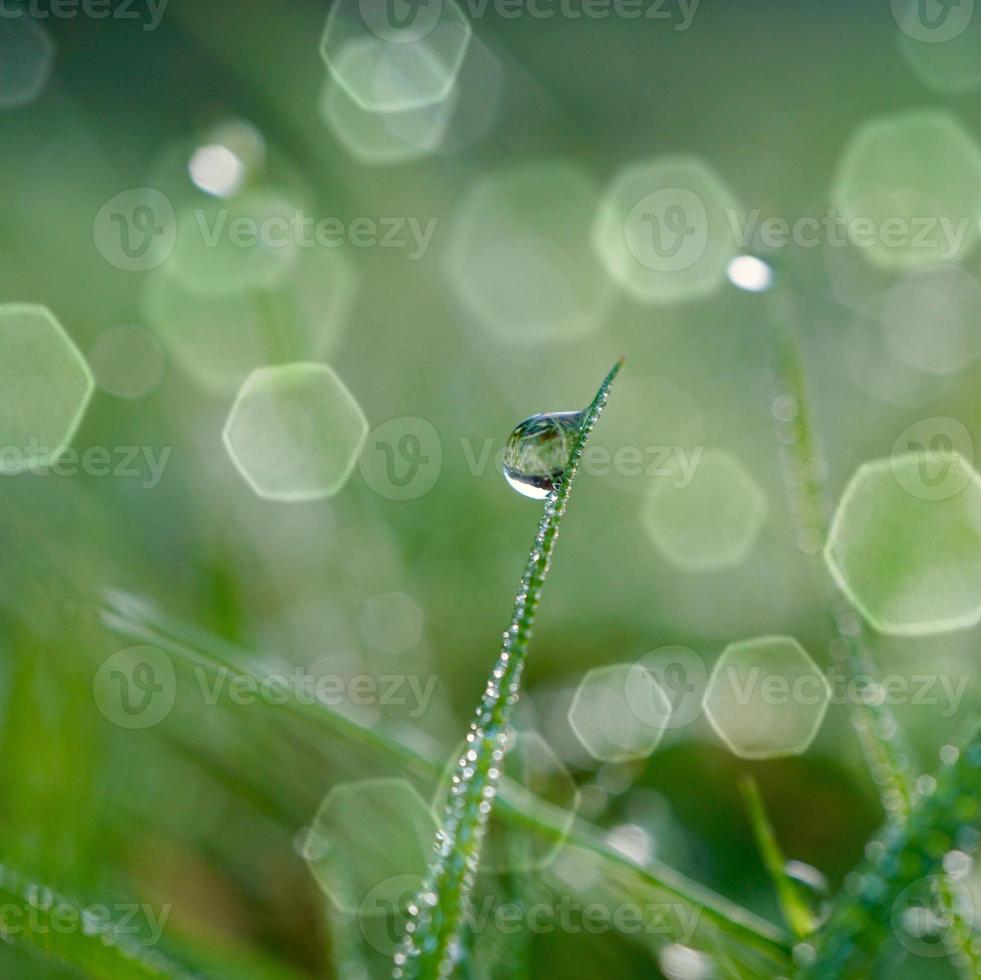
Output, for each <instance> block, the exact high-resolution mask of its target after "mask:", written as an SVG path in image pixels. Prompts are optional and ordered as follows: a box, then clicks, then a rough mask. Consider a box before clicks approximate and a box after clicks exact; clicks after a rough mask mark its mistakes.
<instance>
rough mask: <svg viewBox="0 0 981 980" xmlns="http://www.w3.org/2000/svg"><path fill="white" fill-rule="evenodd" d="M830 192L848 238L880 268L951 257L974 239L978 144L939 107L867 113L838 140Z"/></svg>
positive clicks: (980, 161)
mask: <svg viewBox="0 0 981 980" xmlns="http://www.w3.org/2000/svg"><path fill="white" fill-rule="evenodd" d="M831 197H832V203H833V205H834V207H835V210H836V211H838V212H839V213H840V214H841V215H842V216H843V217H844V218H845V219H846V220H847V222H848V229H849V234H850V237H851V239H852V241H853V242H854V244H855V245H856V246H859V251H860V252H861V253H862V254H863V255H864V256H865V257H866V258H867V259H868V260H869V261H870V262H872V263H874V264H875V265H877V266H879V267H880V268H884V269H913V268H923V267H927V266H935V265H938V264H940V263H944V262H956V261H958V260H960V259H962V258H963V257H964V256H966V255H967V254H968V253H969V252H970V251H971V250H972V249H973V248H974V246H975V245H976V244H977V240H978V228H977V224H978V218H979V216H981V149H979V148H978V145H977V143H976V142H975V141H974V139H973V138H972V137H971V135H970V134H969V133H968V132H967V131H966V130H965V129H964V127H963V126H961V124H960V123H959V122H958V121H957V120H956V119H954V117H953V116H951V115H949V114H948V113H946V112H941V111H936V110H916V111H911V112H902V113H897V114H895V115H891V116H886V117H883V118H879V119H875V120H873V121H872V122H869V123H866V124H865V125H864V126H862V127H861V128H860V129H859V130H858V131H857V132H856V133H855V134H854V135H853V136H852V138H851V139H850V140H849V142H848V144H847V146H846V147H845V151H844V154H843V155H842V159H841V163H840V165H839V167H838V173H837V177H836V179H835V182H834V186H833V188H832V195H831Z"/></svg>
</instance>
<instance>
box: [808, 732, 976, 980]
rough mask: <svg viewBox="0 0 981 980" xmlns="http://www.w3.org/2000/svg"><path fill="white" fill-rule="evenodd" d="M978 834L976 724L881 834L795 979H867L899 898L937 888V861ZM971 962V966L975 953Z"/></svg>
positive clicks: (939, 878)
mask: <svg viewBox="0 0 981 980" xmlns="http://www.w3.org/2000/svg"><path fill="white" fill-rule="evenodd" d="M979 829H981V724H977V725H975V727H974V729H973V731H972V733H971V735H970V737H969V738H968V739H967V741H966V742H965V744H964V746H963V748H962V749H961V750H960V752H959V753H958V756H957V759H956V760H954V761H953V762H951V763H948V764H946V765H944V766H943V767H942V768H941V770H940V771H939V773H938V774H937V785H936V788H935V789H934V791H933V792H932V793H930V794H927V795H923V796H921V797H920V798H919V799H917V801H916V802H915V803H914V805H913V808H912V809H911V810H910V813H909V816H908V818H907V819H906V820H905V821H904V822H903V823H901V824H890V825H888V826H887V827H886V829H885V831H884V832H883V834H882V836H881V838H880V841H879V844H880V845H881V846H879V847H877V848H875V849H873V851H872V853H873V854H874V857H873V858H871V859H869V860H866V861H865V862H864V863H863V864H862V865H860V866H859V868H858V869H857V870H856V872H855V873H854V875H853V876H852V877H851V880H852V882H853V886H852V887H851V888H849V889H846V890H844V891H843V892H842V893H841V894H840V895H839V896H838V898H837V899H836V900H835V904H834V907H833V909H832V913H831V916H830V918H829V919H828V922H827V923H826V924H825V925H824V926H823V927H822V928H821V929H820V930H819V931H818V932H817V933H815V936H814V938H813V946H814V955H813V957H812V958H811V962H810V963H809V964H808V965H807V967H806V968H805V969H804V970H803V971H802V973H801V976H802V977H803V978H813V980H835V978H838V977H852V976H862V977H866V976H869V975H870V972H869V964H870V962H871V961H872V960H873V959H874V957H875V955H876V953H877V952H878V950H879V949H880V947H881V946H882V944H883V942H884V941H885V940H886V939H887V938H888V937H889V935H890V933H891V929H892V927H893V912H894V908H895V904H896V902H897V900H898V899H899V898H900V896H901V894H902V892H903V890H904V889H906V888H907V887H909V886H910V885H913V884H914V883H916V882H920V881H921V880H922V879H931V878H936V880H937V882H938V883H942V882H943V880H944V879H943V876H942V865H943V859H944V855H945V854H947V853H948V852H949V851H951V850H954V849H955V848H958V847H964V846H966V845H965V844H964V843H963V842H964V841H965V840H974V839H976V838H977V836H978V835H977V831H978V830H979ZM971 955H972V956H975V958H976V954H975V953H974V951H971Z"/></svg>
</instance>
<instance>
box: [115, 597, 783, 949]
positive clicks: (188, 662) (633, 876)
mask: <svg viewBox="0 0 981 980" xmlns="http://www.w3.org/2000/svg"><path fill="white" fill-rule="evenodd" d="M102 620H103V623H104V624H105V625H106V627H107V628H108V629H110V630H111V631H112V632H113V633H115V634H116V635H117V636H120V637H122V638H123V639H125V640H127V641H129V642H132V643H148V644H151V645H153V646H155V647H157V648H159V649H160V650H163V651H165V652H166V653H167V654H169V655H170V656H172V657H173V658H174V659H175V661H176V662H177V664H178V665H180V666H183V667H185V668H191V669H203V670H205V671H206V672H207V673H208V674H211V673H212V672H217V671H225V672H227V679H228V680H227V683H226V684H225V686H224V690H225V691H226V692H227V691H228V690H229V688H230V687H231V686H232V683H233V680H234V678H237V677H241V678H246V679H249V680H251V681H253V682H255V683H257V684H262V683H263V682H264V681H265V680H266V679H268V677H269V676H271V675H272V674H273V673H274V672H275V671H276V670H281V665H280V664H278V662H276V661H273V662H270V658H266V657H259V656H256V655H254V654H251V653H248V652H246V651H245V650H242V649H240V648H238V647H236V646H234V645H233V644H230V643H228V642H227V641H225V640H223V639H221V638H220V637H217V636H215V635H213V634H212V633H210V632H207V631H205V630H202V629H200V628H198V627H195V626H191V625H188V624H187V623H184V622H181V621H179V620H177V619H175V618H174V617H172V616H169V615H167V614H166V613H163V612H161V611H160V610H159V609H158V608H157V607H156V606H155V605H154V604H153V603H151V602H148V601H147V600H145V599H143V598H140V597H135V596H132V595H130V594H128V593H123V592H118V591H116V592H111V593H110V594H109V595H107V597H106V602H105V606H104V607H103V610H102ZM221 703H222V702H219V704H221ZM230 710H231V709H230ZM268 711H269V713H270V714H271V715H273V716H275V715H279V714H281V715H282V716H283V722H281V727H282V728H283V729H284V731H289V730H290V726H288V725H286V724H285V722H288V721H293V720H296V721H297V722H299V723H300V724H302V725H303V726H306V727H307V728H308V729H309V731H310V734H311V738H310V739H309V747H308V749H307V751H308V752H309V753H310V754H311V755H312V756H313V757H314V759H315V760H316V759H317V758H318V756H317V752H318V748H317V747H318V746H321V747H324V746H326V745H334V744H337V745H343V746H345V747H346V748H345V756H350V755H351V750H352V748H355V749H357V748H360V749H362V750H364V751H365V753H366V754H367V755H368V757H374V758H377V759H379V760H383V761H385V762H387V763H395V764H396V765H397V766H398V767H399V770H400V771H401V772H404V773H406V774H409V775H410V776H412V777H415V778H418V779H419V780H421V781H422V782H423V783H424V784H426V785H429V786H430V787H435V785H436V783H437V781H438V780H439V779H440V777H441V775H442V772H443V755H442V753H441V752H440V751H439V750H438V749H437V747H436V746H432V747H430V746H428V745H427V744H426V740H424V739H423V738H422V737H421V736H420V735H419V734H418V733H416V732H415V731H414V730H412V729H407V728H404V727H397V728H396V727H394V726H392V724H391V723H386V724H385V725H384V726H382V725H378V726H369V725H366V724H362V723H361V722H359V721H357V720H355V719H353V718H350V717H347V716H345V715H344V714H342V713H341V712H340V711H339V710H338V709H337V708H336V707H333V706H331V705H329V704H327V703H325V702H321V701H316V702H313V703H310V702H308V701H305V700H297V699H296V698H293V697H291V698H289V699H288V700H286V701H285V702H284V703H283V704H277V705H269V706H268ZM237 717H238V716H237V715H236V716H235V719H230V725H232V726H233V727H235V730H237V721H236V719H237ZM161 735H162V736H163V737H168V736H167V734H166V733H165V732H161ZM173 737H174V738H186V739H187V741H186V743H185V744H184V750H185V752H186V754H187V757H188V758H191V759H194V760H195V761H196V762H197V763H198V764H208V765H213V766H217V767H218V778H221V779H226V778H229V779H234V780H235V781H236V785H239V784H240V783H244V784H248V787H249V792H250V793H255V794H259V795H261V796H262V797H263V798H266V797H267V796H268V793H269V789H270V787H269V784H268V779H269V778H270V774H268V773H266V770H265V768H263V767H259V766H256V767H254V768H250V767H249V766H248V765H247V764H245V765H242V766H241V767H240V768H238V769H236V770H235V771H234V772H233V771H228V766H229V765H230V763H229V761H228V759H227V758H226V757H225V756H222V755H221V754H220V753H219V752H218V751H217V749H216V748H215V745H214V739H213V738H212V739H209V740H207V741H206V742H203V743H202V742H200V741H197V740H195V738H194V735H193V732H185V731H184V730H183V729H178V730H176V731H175V732H174V733H173ZM247 743H248V745H249V747H251V748H252V749H253V750H254V751H255V752H256V754H257V755H258V754H262V753H265V752H266V751H267V748H266V746H265V745H264V744H263V743H258V744H257V743H256V739H255V727H253V728H252V729H250V731H249V738H248V740H247ZM319 751H321V752H322V751H323V749H322V748H321V749H320V750H319ZM246 761H247V760H246ZM259 773H264V774H265V775H263V776H260V775H258V774H259ZM518 799H519V800H520V804H519V803H518V802H517V801H512V800H511V799H510V794H509V792H508V782H507V780H504V781H503V782H502V785H501V792H500V793H499V794H498V797H497V804H496V811H495V812H496V813H497V814H498V815H499V816H501V817H503V818H504V820H505V821H507V822H510V823H514V824H517V825H519V826H525V827H528V828H530V829H532V830H534V831H535V832H536V833H538V834H541V835H543V836H549V835H552V837H554V839H556V840H563V841H564V842H565V846H566V847H567V848H572V849H574V851H575V852H576V853H578V854H581V855H583V857H584V858H588V857H589V856H593V857H594V858H595V859H596V860H597V861H598V863H599V866H600V867H601V868H602V869H603V874H604V878H605V880H606V883H607V884H608V885H609V886H610V887H611V888H612V889H613V890H614V891H615V892H616V894H617V895H619V896H621V898H620V899H619V900H621V901H631V902H634V903H637V904H643V903H647V902H651V901H655V902H661V903H663V902H669V903H671V904H672V905H677V906H678V907H684V908H687V909H694V910H697V912H698V921H699V923H700V925H704V928H705V929H706V930H711V932H712V933H713V934H714V935H717V936H720V937H721V936H725V937H727V939H728V940H729V941H730V942H731V944H732V946H733V947H735V948H739V949H746V950H753V951H755V953H756V954H759V955H760V956H762V957H764V958H765V959H766V961H767V962H768V963H776V964H782V965H784V966H785V965H786V963H787V961H788V950H789V943H788V940H787V936H786V934H785V933H784V932H783V931H782V930H780V929H779V928H777V927H776V926H773V925H771V924H770V923H768V922H766V921H765V920H763V919H760V918H758V917H757V916H756V915H754V914H752V913H751V912H748V911H747V910H745V909H744V908H742V907H741V906H739V905H736V904H735V903H733V902H731V901H729V900H727V899H725V898H723V897H722V896H720V895H718V894H716V893H715V892H712V891H711V890H709V889H707V888H704V887H703V886H701V885H699V884H698V883H697V882H694V881H692V880H691V879H689V878H687V877H686V876H685V875H683V874H681V873H680V872H678V871H675V870H674V869H673V868H670V867H668V866H666V865H664V864H661V863H660V862H657V861H647V862H645V863H644V864H638V863H637V862H636V861H635V860H634V859H632V858H630V857H628V856H627V855H625V854H624V853H623V852H622V851H618V850H616V849H615V848H614V847H612V846H611V845H610V844H608V843H607V842H606V840H605V839H604V836H603V834H602V833H601V832H600V831H599V830H598V829H596V828H595V827H593V826H591V825H590V824H589V823H587V822H586V821H583V820H577V821H576V823H575V825H574V826H573V828H572V830H571V831H570V830H569V829H568V828H567V827H566V825H565V823H564V821H563V819H562V815H561V814H560V815H555V814H554V812H553V811H554V808H552V807H550V806H549V805H548V804H547V803H546V802H545V801H537V800H536V799H535V798H533V797H531V796H530V794H528V793H527V792H522V793H521V794H520V796H519V798H518ZM276 803H277V801H275V800H273V801H270V808H269V812H270V813H271V814H275V813H276V811H277V810H279V809H281V808H284V807H285V808H288V807H289V805H290V798H289V797H288V796H285V797H284V798H283V799H280V800H279V801H278V805H273V804H276ZM308 818H309V814H308V813H307V812H306V810H302V811H301V812H298V813H297V814H295V817H294V818H293V820H292V823H291V824H290V826H289V827H288V828H287V829H289V830H290V831H291V832H292V830H294V829H295V827H296V825H297V823H298V822H300V821H303V820H306V819H308Z"/></svg>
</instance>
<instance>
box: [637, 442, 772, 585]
mask: <svg viewBox="0 0 981 980" xmlns="http://www.w3.org/2000/svg"><path fill="white" fill-rule="evenodd" d="M690 463H691V464H692V469H691V470H690V471H689V472H688V473H687V474H686V473H684V472H683V471H682V468H681V466H680V464H678V463H677V462H676V461H675V462H673V463H672V464H671V473H670V474H668V475H664V476H658V477H656V478H655V479H654V481H653V483H651V485H650V489H649V490H648V492H647V495H646V497H645V498H644V502H643V504H642V506H641V523H642V524H643V526H644V529H645V530H646V531H647V534H648V537H649V538H650V539H651V542H652V543H653V545H654V547H655V548H656V549H657V550H658V552H660V554H661V555H662V556H663V557H664V558H665V559H666V560H667V561H669V562H670V563H671V564H672V565H675V566H676V567H678V568H683V569H687V570H689V571H714V570H717V569H723V568H731V567H732V566H734V565H738V564H740V563H741V562H743V561H744V560H745V559H746V558H747V556H748V555H749V553H750V551H751V550H752V548H753V546H754V544H755V543H756V539H757V537H758V536H759V533H760V529H761V528H762V526H763V522H764V520H765V519H766V514H767V501H766V496H765V494H764V493H763V490H762V489H761V488H760V486H759V484H758V483H757V482H756V480H755V479H754V478H753V476H752V474H750V473H749V472H748V470H747V469H746V468H745V467H744V466H743V465H742V463H740V462H739V460H738V459H736V457H735V456H733V455H732V453H730V452H728V451H726V450H723V449H707V450H705V452H704V453H703V454H702V455H701V457H699V458H698V459H697V460H696V459H694V457H693V458H692V460H691V461H690Z"/></svg>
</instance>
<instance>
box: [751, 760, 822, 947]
mask: <svg viewBox="0 0 981 980" xmlns="http://www.w3.org/2000/svg"><path fill="white" fill-rule="evenodd" d="M739 788H740V790H741V792H742V795H743V801H744V802H745V804H746V810H747V812H748V813H749V822H750V824H751V825H752V827H753V834H754V835H755V836H756V844H757V846H758V847H759V849H760V855H761V856H762V858H763V865H764V867H765V868H766V870H767V872H768V873H769V875H770V877H771V878H772V879H773V884H774V886H775V887H776V889H777V900H778V901H779V903H780V911H781V912H782V913H783V918H784V921H785V922H786V923H787V925H788V926H789V927H790V931H791V932H792V933H793V934H794V935H795V936H796V937H797V938H798V939H803V938H804V937H805V936H809V935H810V934H811V933H812V932H814V929H815V928H816V926H817V922H816V921H815V918H814V913H813V912H812V911H811V909H810V908H809V907H808V906H807V904H806V903H805V902H804V901H803V899H802V898H801V895H800V893H799V892H798V890H797V886H796V885H795V884H794V882H793V881H792V880H791V879H790V878H789V877H788V876H787V872H786V866H787V862H786V859H785V858H784V855H783V852H782V851H781V849H780V844H779V843H778V842H777V835H776V833H775V832H774V830H773V825H772V824H771V823H770V818H769V817H768V816H767V812H766V807H765V806H764V804H763V797H762V795H761V794H760V788H759V786H758V785H757V784H756V780H755V779H753V777H752V776H744V777H743V778H742V779H741V780H740V782H739Z"/></svg>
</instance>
